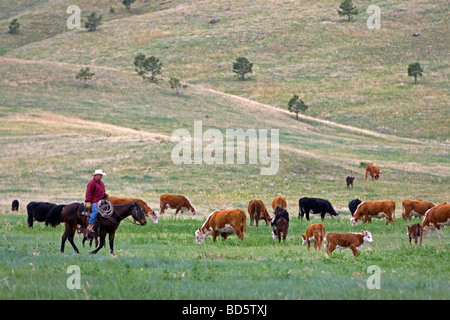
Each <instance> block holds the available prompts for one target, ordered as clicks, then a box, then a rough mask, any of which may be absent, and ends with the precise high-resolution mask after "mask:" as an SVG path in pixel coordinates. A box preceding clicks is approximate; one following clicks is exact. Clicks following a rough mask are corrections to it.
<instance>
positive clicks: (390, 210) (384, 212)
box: [350, 200, 395, 226]
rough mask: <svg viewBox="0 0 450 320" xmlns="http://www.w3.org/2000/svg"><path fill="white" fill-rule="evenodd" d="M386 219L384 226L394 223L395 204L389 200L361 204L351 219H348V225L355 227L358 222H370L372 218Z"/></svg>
mask: <svg viewBox="0 0 450 320" xmlns="http://www.w3.org/2000/svg"><path fill="white" fill-rule="evenodd" d="M384 217H386V224H389V222H394V218H395V202H394V201H390V200H374V201H364V202H361V203H360V204H359V205H358V207H357V208H356V211H355V213H354V214H353V217H351V218H350V224H351V225H352V226H356V225H357V224H358V223H359V220H361V219H363V222H364V223H366V222H367V221H369V222H372V218H378V219H382V218H384Z"/></svg>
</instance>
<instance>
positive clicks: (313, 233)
mask: <svg viewBox="0 0 450 320" xmlns="http://www.w3.org/2000/svg"><path fill="white" fill-rule="evenodd" d="M324 237H325V226H324V225H323V224H322V223H313V224H312V225H310V226H309V227H308V228H306V231H305V233H304V234H302V240H303V243H302V245H303V246H304V245H308V250H309V247H310V245H311V242H314V249H316V250H319V251H320V248H321V247H322V242H323V238H324Z"/></svg>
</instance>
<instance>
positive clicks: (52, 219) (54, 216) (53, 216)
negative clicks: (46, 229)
mask: <svg viewBox="0 0 450 320" xmlns="http://www.w3.org/2000/svg"><path fill="white" fill-rule="evenodd" d="M65 206H66V205H65V204H60V205H57V206H56V207H54V208H53V209H52V210H50V212H49V213H48V214H47V216H46V217H45V225H46V226H48V225H49V224H50V225H51V226H52V227H56V226H57V225H59V224H60V223H61V222H63V219H62V215H61V212H62V210H63V209H64V207H65Z"/></svg>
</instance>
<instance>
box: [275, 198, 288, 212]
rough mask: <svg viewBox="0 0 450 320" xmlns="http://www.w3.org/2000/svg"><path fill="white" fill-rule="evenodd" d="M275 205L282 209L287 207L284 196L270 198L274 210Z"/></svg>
mask: <svg viewBox="0 0 450 320" xmlns="http://www.w3.org/2000/svg"><path fill="white" fill-rule="evenodd" d="M276 207H280V208H282V209H285V210H286V209H287V201H286V198H285V197H282V196H279V197H276V198H274V199H273V200H272V209H273V210H275V208H276Z"/></svg>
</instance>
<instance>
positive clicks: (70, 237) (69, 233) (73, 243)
mask: <svg viewBox="0 0 450 320" xmlns="http://www.w3.org/2000/svg"><path fill="white" fill-rule="evenodd" d="M75 230H76V226H75V227H74V228H73V229H72V230H69V232H68V235H67V236H68V240H69V242H70V244H71V245H72V248H73V250H75V252H76V253H80V251H79V250H78V248H77V246H76V245H75V242H73V237H74V236H75Z"/></svg>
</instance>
